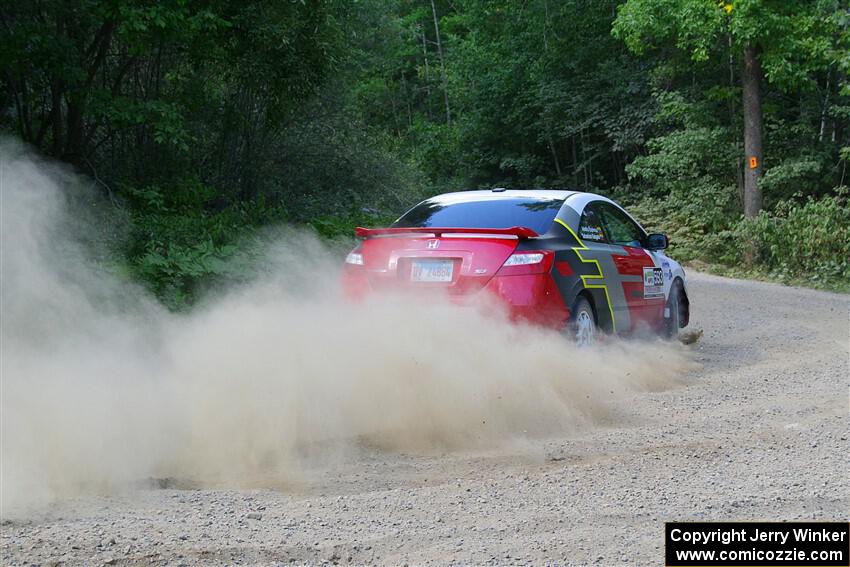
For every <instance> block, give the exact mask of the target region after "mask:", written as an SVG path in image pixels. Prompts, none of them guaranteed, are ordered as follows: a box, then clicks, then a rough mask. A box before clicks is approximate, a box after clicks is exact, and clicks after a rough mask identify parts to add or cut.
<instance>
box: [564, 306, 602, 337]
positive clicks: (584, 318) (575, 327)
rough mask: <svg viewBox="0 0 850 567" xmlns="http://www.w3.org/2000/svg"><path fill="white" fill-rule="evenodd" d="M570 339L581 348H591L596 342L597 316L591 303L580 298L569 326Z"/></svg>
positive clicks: (574, 307)
mask: <svg viewBox="0 0 850 567" xmlns="http://www.w3.org/2000/svg"><path fill="white" fill-rule="evenodd" d="M569 331H570V337H571V338H572V339H573V340H575V342H576V344H577V345H578V346H580V347H586V346H591V345H592V344H593V343H595V342H596V333H597V327H596V315H595V314H594V312H593V307H592V306H591V305H590V302H589V301H588V300H587V299H585V298H584V297H579V298H578V299H577V300H576V303H575V306H573V311H572V314H571V315H570V324H569Z"/></svg>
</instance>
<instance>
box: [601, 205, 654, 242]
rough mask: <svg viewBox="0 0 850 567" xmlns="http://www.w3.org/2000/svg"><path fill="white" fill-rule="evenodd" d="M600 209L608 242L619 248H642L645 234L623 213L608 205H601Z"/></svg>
mask: <svg viewBox="0 0 850 567" xmlns="http://www.w3.org/2000/svg"><path fill="white" fill-rule="evenodd" d="M599 209H600V213H601V216H602V226H603V228H604V229H605V234H607V235H608V242H610V243H611V244H616V245H619V246H634V247H640V246H641V241H642V240H643V238H644V236H645V234H644V233H643V231H642V230H641V229H640V227H639V226H638V225H636V224H635V223H634V221H633V220H632V219H630V218H629V217H628V216H627V215H626V214H625V213H623V211H621V210H620V209H618V208H617V207H615V206H614V205H611V204H608V203H601V204H600V205H599Z"/></svg>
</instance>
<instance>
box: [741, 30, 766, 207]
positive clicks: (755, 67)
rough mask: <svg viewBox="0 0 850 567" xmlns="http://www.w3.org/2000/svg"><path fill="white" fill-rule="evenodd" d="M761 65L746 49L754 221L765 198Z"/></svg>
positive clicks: (748, 203) (747, 195)
mask: <svg viewBox="0 0 850 567" xmlns="http://www.w3.org/2000/svg"><path fill="white" fill-rule="evenodd" d="M762 75H763V73H762V69H761V62H760V61H759V50H758V48H756V47H753V46H747V47H746V48H745V49H744V67H743V69H742V73H741V83H742V86H743V91H744V93H743V94H744V96H743V99H744V100H743V102H744V154H745V157H746V161H745V163H744V216H745V217H747V218H753V217H755V216H757V215H758V214H759V211H761V204H762V196H761V188H760V187H759V178H760V177H761V172H762V139H761V135H762V112H761V81H762Z"/></svg>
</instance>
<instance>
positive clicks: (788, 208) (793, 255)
mask: <svg viewBox="0 0 850 567" xmlns="http://www.w3.org/2000/svg"><path fill="white" fill-rule="evenodd" d="M847 193H848V191H847V188H839V189H838V190H837V194H836V195H834V196H827V197H823V198H821V199H817V200H816V199H812V198H809V199H807V200H806V201H805V202H803V203H802V204H800V203H798V202H795V201H783V202H781V203H779V205H777V207H776V209H775V210H774V212H773V213H772V214H768V213H766V212H764V211H763V212H762V213H761V214H760V215H759V216H758V217H757V218H755V219H751V220H745V221H742V222H741V223H740V225H739V227H738V233H739V235H740V237H741V238H742V239H745V241H746V240H752V242H753V243H754V246H755V258H754V262H755V263H756V265H757V266H759V267H761V268H764V269H766V270H768V271H769V272H770V273H771V274H772V275H775V276H777V277H780V278H782V279H801V280H805V281H807V282H811V283H816V284H817V283H820V284H824V283H826V284H837V286H838V287H848V286H850V204H848V202H847Z"/></svg>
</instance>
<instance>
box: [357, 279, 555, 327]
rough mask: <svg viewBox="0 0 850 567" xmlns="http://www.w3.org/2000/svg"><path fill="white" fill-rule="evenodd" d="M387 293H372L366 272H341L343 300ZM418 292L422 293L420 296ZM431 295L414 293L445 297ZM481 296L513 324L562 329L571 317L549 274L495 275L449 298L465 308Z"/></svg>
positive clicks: (405, 288)
mask: <svg viewBox="0 0 850 567" xmlns="http://www.w3.org/2000/svg"><path fill="white" fill-rule="evenodd" d="M389 289H390V288H388V287H386V286H384V285H382V286H381V288H380V289H373V286H372V284H371V282H370V281H369V277H368V272H366V270H364V269H362V268H360V267H351V266H346V268H345V270H344V271H343V276H342V290H343V294H344V296H345V297H346V298H348V299H350V300H361V299H364V298H365V297H367V296H369V295H375V294H379V293H381V291H382V290H387V291H389ZM392 289H393V290H395V289H397V290H398V291H403V292H411V291H412V290H411V286H398V287H397V288H392ZM419 291H422V293H421V294H420V293H419ZM433 291H434V290H433V288H432V289H430V290H427V291H426V290H424V289H423V290H416V292H415V293H416V295H417V297H420V296H421V297H441V298H445V297H446V296H445V295H443V294H439V295H436V296H435V295H434V294H433ZM482 293H483V294H486V296H487V297H488V298H492V299H495V300H496V301H497V302H498V303H499V304H501V305H503V306H504V307H505V309H506V310H507V313H508V317H509V318H510V320H511V321H514V322H524V323H530V324H533V325H539V326H543V327H547V328H552V329H562V328H563V327H564V326H565V325H566V323H567V321H568V320H569V317H570V312H569V308H568V307H567V306H566V304H565V303H564V300H563V298H562V297H561V293H560V292H559V291H558V288H557V286H556V285H555V280H554V279H553V278H552V275H551V274H550V273H548V272H547V273H542V274H521V275H501V276H500V275H495V276H493V277H492V278H490V280H489V281H488V282H487V284H486V285H484V287H483V288H479V289H476V290H475V291H469V292H467V293H463V294H450V295H449V296H448V297H449V299H450V300H451V301H452V302H455V303H459V304H465V303H467V302H468V301H469V300H470V299H471V298H474V297H475V298H477V297H481V294H482Z"/></svg>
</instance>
